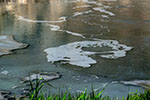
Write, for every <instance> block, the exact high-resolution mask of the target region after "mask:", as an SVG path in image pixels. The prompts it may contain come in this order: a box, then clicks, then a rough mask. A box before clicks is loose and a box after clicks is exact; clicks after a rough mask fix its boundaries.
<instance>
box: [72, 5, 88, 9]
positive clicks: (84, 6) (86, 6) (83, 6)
mask: <svg viewBox="0 0 150 100" xmlns="http://www.w3.org/2000/svg"><path fill="white" fill-rule="evenodd" d="M88 7H91V6H90V5H82V6H76V7H73V8H72V9H78V8H88Z"/></svg>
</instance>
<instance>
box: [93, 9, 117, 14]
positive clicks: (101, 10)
mask: <svg viewBox="0 0 150 100" xmlns="http://www.w3.org/2000/svg"><path fill="white" fill-rule="evenodd" d="M93 10H95V11H99V12H102V13H105V14H108V15H110V16H115V14H114V13H112V12H110V11H107V10H105V9H104V8H102V7H97V8H93Z"/></svg>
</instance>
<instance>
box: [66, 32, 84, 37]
mask: <svg viewBox="0 0 150 100" xmlns="http://www.w3.org/2000/svg"><path fill="white" fill-rule="evenodd" d="M66 33H68V34H71V35H75V36H79V37H82V38H85V37H84V36H83V35H82V34H79V33H75V32H71V31H66Z"/></svg>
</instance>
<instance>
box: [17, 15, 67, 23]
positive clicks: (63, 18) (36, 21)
mask: <svg viewBox="0 0 150 100" xmlns="http://www.w3.org/2000/svg"><path fill="white" fill-rule="evenodd" d="M17 17H18V20H21V21H25V22H31V23H62V22H65V21H66V17H60V18H59V19H58V20H56V21H46V20H32V19H27V18H24V17H23V16H17Z"/></svg>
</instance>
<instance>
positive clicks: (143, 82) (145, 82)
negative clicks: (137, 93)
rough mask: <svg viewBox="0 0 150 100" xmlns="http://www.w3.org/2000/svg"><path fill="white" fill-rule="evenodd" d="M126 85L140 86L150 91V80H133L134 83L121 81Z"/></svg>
mask: <svg viewBox="0 0 150 100" xmlns="http://www.w3.org/2000/svg"><path fill="white" fill-rule="evenodd" d="M121 83H123V84H125V85H135V86H140V87H143V88H145V89H150V80H133V81H121Z"/></svg>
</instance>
